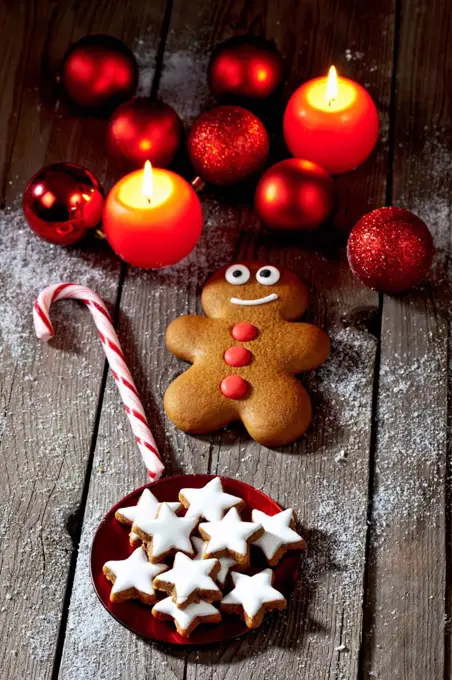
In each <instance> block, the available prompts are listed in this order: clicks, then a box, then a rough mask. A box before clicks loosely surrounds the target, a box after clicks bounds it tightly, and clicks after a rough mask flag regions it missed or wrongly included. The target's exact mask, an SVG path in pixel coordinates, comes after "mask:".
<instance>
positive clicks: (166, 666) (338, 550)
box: [61, 1, 393, 680]
mask: <svg viewBox="0 0 452 680" xmlns="http://www.w3.org/2000/svg"><path fill="white" fill-rule="evenodd" d="M250 26H253V27H254V29H257V30H259V31H261V32H264V33H265V32H266V33H267V35H268V36H269V37H272V36H274V37H275V38H276V39H277V40H278V42H279V44H280V46H281V48H282V49H283V51H284V53H285V54H286V56H287V58H288V60H289V63H292V64H293V66H292V68H291V69H289V71H290V72H291V74H292V75H291V81H290V87H291V88H293V87H294V86H295V85H296V84H297V83H298V82H301V81H302V80H303V79H304V78H305V77H307V76H309V75H314V74H315V75H317V74H318V73H323V72H325V71H326V70H327V68H328V66H329V65H330V63H331V62H332V61H333V60H334V61H335V63H336V65H338V66H339V68H340V70H341V71H342V72H343V73H347V74H349V75H352V76H354V77H355V78H357V79H358V80H360V81H361V82H364V83H369V84H370V86H371V90H372V93H373V95H374V96H376V98H377V101H378V104H379V107H380V110H381V111H382V123H383V129H386V128H387V122H388V121H387V111H388V107H389V93H390V75H391V64H392V41H393V4H392V2H385V3H377V2H372V3H371V4H370V6H368V7H367V8H366V14H365V15H364V16H363V14H362V6H361V5H360V4H359V3H354V4H352V5H351V6H350V7H348V8H347V11H345V10H343V9H342V8H341V3H335V2H330V3H328V4H327V6H325V4H324V3H315V2H310V3H303V4H302V5H300V4H299V3H277V2H269V3H262V2H253V3H241V2H236V3H232V4H231V5H229V6H227V7H225V6H223V5H222V6H220V5H218V3H214V2H210V3H209V2H194V3H183V2H179V1H176V2H175V3H174V8H173V15H172V19H171V24H170V32H169V36H168V42H167V46H166V52H165V58H164V69H163V73H162V80H161V83H160V92H159V94H160V96H161V97H162V98H164V99H165V100H166V101H168V102H169V103H171V104H173V105H174V106H175V108H176V109H177V110H178V112H179V114H180V115H181V116H182V117H183V119H184V120H185V121H187V122H191V120H192V119H193V118H194V117H195V116H196V115H197V114H198V113H199V112H200V111H201V110H202V109H203V108H204V106H205V105H206V104H207V103H208V102H209V93H208V90H207V86H206V81H205V73H206V67H207V63H208V55H209V53H210V50H211V48H212V46H213V45H214V44H216V43H217V42H219V41H220V40H222V39H224V38H225V37H227V36H228V35H231V34H233V33H242V32H244V31H246V30H247V29H248V27H250ZM375 26H378V30H376V29H375ZM357 36H359V40H360V42H359V43H356V42H355V41H356V40H357ZM346 49H350V50H351V51H350V60H347V59H348V55H349V53H348V52H347V53H346V52H345V50H346ZM361 52H362V53H363V54H362V55H361ZM377 64H378V68H375V66H376V65H377ZM210 101H211V100H210ZM386 163H387V158H386V150H385V144H384V141H383V143H382V144H380V146H379V149H378V152H377V153H376V154H375V155H374V156H373V158H372V159H371V160H370V161H369V162H368V163H367V164H366V165H365V166H364V167H363V168H361V169H360V170H358V171H357V172H356V173H354V174H353V175H349V176H346V177H344V178H341V179H340V180H339V185H340V191H341V195H342V196H343V197H347V201H348V203H347V204H346V207H345V208H344V209H343V210H342V211H341V213H340V219H339V222H340V224H342V225H345V224H346V223H348V225H350V224H352V223H353V221H354V220H355V219H356V218H357V217H358V216H359V215H360V214H361V213H362V212H365V211H366V210H368V209H370V208H371V207H376V206H378V205H379V204H381V203H383V202H384V194H385V174H386ZM350 187H353V199H351V198H350V195H349V194H350V191H351V189H350ZM217 195H218V194H217ZM250 198H251V197H250V196H246V197H241V196H239V198H238V199H236V202H235V203H234V204H231V203H229V204H227V203H226V202H224V201H221V200H218V199H216V196H215V192H213V191H209V192H207V193H206V194H205V195H204V198H203V205H204V209H205V211H206V218H207V219H206V229H205V232H204V236H203V239H202V241H201V243H200V245H199V247H198V248H197V250H196V252H195V253H194V254H193V255H192V256H190V257H189V258H188V260H186V261H185V262H183V263H181V264H180V265H179V266H177V267H174V268H172V269H170V270H166V271H163V272H152V273H148V274H144V273H143V272H135V271H131V272H129V274H128V276H127V278H126V281H125V284H124V289H123V296H122V300H121V310H122V311H121V318H120V335H121V337H122V338H123V339H124V345H125V353H126V356H127V357H128V359H129V361H130V363H131V366H132V370H133V372H134V375H135V377H136V380H137V384H138V386H139V389H140V390H141V392H142V393H143V395H144V401H145V404H146V407H147V410H148V413H149V414H150V420H151V422H152V425H153V427H154V429H155V431H156V434H157V437H158V440H159V443H160V445H161V447H162V449H163V450H164V456H165V460H166V462H167V465H168V471H169V473H171V472H179V471H185V472H190V471H199V472H202V471H206V470H208V469H211V470H212V471H218V472H221V473H222V474H228V475H231V476H237V477H240V478H241V479H244V480H245V481H249V482H251V483H254V484H256V485H257V486H260V487H262V488H263V489H264V490H265V491H267V492H268V493H270V494H271V495H273V496H274V497H275V498H278V499H279V500H280V502H281V503H284V504H288V505H293V506H294V507H295V508H296V509H297V510H298V512H299V515H300V518H301V520H302V522H303V525H304V527H305V530H306V532H307V535H308V538H309V540H310V544H311V551H310V554H309V557H308V559H307V560H306V562H305V572H306V573H307V578H306V579H305V581H304V586H300V587H299V588H298V589H297V592H296V593H295V594H294V597H293V598H292V601H291V606H290V610H289V614H288V616H286V617H280V618H275V619H273V620H272V622H271V623H270V624H266V625H265V626H264V628H263V630H262V632H259V633H257V634H254V635H251V636H248V637H247V638H246V639H245V640H244V641H243V642H235V643H232V644H227V645H224V646H222V647H220V648H219V649H216V650H209V651H206V652H199V653H198V652H197V653H193V654H189V655H188V657H187V662H188V665H187V666H186V667H184V666H185V664H184V660H185V657H186V654H185V653H184V652H178V651H176V652H174V650H169V649H167V648H165V649H163V650H162V649H160V648H157V647H152V648H150V647H149V646H148V645H146V644H144V643H143V642H141V641H139V640H137V639H136V638H134V637H133V636H132V635H129V634H128V633H127V632H125V631H123V630H121V629H120V628H119V627H118V626H117V625H116V624H115V623H114V622H112V621H111V620H109V618H108V617H107V615H105V614H104V613H103V612H102V610H101V609H100V607H99V606H97V605H96V604H95V602H94V597H93V596H92V595H89V594H88V592H87V584H86V578H87V576H86V573H87V545H88V543H89V540H90V535H91V532H92V530H93V529H94V527H95V525H96V522H97V521H98V520H99V519H100V516H101V515H102V513H103V512H105V511H106V510H107V509H108V507H109V506H110V505H111V504H112V503H113V502H114V501H115V500H117V499H118V498H119V497H121V495H123V494H124V493H126V492H127V491H129V490H130V489H131V488H133V487H135V486H137V485H138V484H140V483H142V482H143V481H145V473H144V470H143V469H142V467H141V462H140V460H139V457H138V455H137V453H136V451H135V450H134V445H133V443H132V441H131V438H130V435H129V433H128V430H127V429H126V430H125V432H124V428H127V425H126V423H125V418H124V417H123V415H122V412H121V406H120V402H119V398H118V397H117V394H116V391H115V390H114V388H113V385H112V382H111V381H110V380H109V382H108V388H107V391H106V394H105V401H104V408H103V412H102V417H101V421H100V427H99V437H98V441H97V449H96V458H95V465H94V467H93V474H92V476H91V481H90V489H89V495H88V503H87V512H86V526H85V530H84V548H83V550H82V551H81V559H80V560H79V564H78V567H77V574H76V582H75V587H74V592H73V600H72V604H71V612H70V616H69V626H68V636H67V639H66V646H65V653H64V657H63V664H62V669H61V677H62V678H64V679H65V680H70V679H72V678H74V679H75V678H77V677H78V675H77V672H78V669H79V666H78V663H79V662H80V661H79V660H80V656H81V650H82V648H85V647H86V642H87V636H84V635H83V629H84V627H85V625H86V624H85V617H84V613H85V612H86V611H87V609H89V610H90V611H92V612H93V615H92V616H93V624H92V628H90V634H89V635H90V637H89V640H88V659H89V660H88V663H89V664H90V666H89V672H88V673H87V674H86V677H89V678H91V677H97V673H98V672H103V673H104V675H103V676H101V677H105V678H107V677H108V678H109V677H110V675H111V674H112V673H113V675H114V677H115V678H119V677H121V678H126V677H129V675H130V673H131V670H132V669H133V673H134V676H135V677H136V678H144V677H154V675H158V674H159V675H161V674H163V673H165V674H166V675H165V677H177V678H182V677H187V678H193V677H194V676H195V675H196V677H197V678H198V677H199V678H203V677H211V676H212V675H213V674H215V676H216V677H222V678H224V677H227V676H228V675H229V674H230V673H234V674H237V673H238V674H240V675H241V676H242V677H256V678H257V677H258V678H269V677H271V676H274V675H280V676H281V675H282V676H283V677H289V675H291V674H293V673H294V672H295V673H296V674H297V676H299V677H306V678H308V677H309V678H311V677H321V678H338V677H344V678H353V677H355V676H356V673H357V659H358V650H359V644H360V634H361V605H362V600H361V592H362V587H361V584H362V575H363V568H364V552H365V551H364V543H365V534H366V510H367V480H368V477H367V473H368V450H369V436H370V409H371V396H372V375H373V363H374V356H375V344H376V343H375V339H374V337H373V336H372V328H371V324H372V315H373V312H374V311H375V309H376V306H377V296H376V295H375V294H373V293H372V292H370V291H368V290H366V289H364V288H363V287H361V286H359V285H358V284H357V283H356V282H355V281H354V279H353V278H352V276H351V274H350V273H349V271H348V269H347V266H346V264H345V260H344V256H343V253H341V254H338V253H332V254H325V253H316V252H314V251H311V250H309V249H307V248H303V247H302V246H301V245H300V243H299V242H297V241H296V240H295V239H292V240H291V241H290V243H286V244H283V243H281V241H279V239H278V240H277V239H274V238H271V237H268V236H265V235H263V234H261V233H260V231H259V230H258V227H257V223H256V220H255V218H254V217H253V215H252V211H251V209H250V205H251V201H250ZM278 241H279V242H278ZM237 255H240V256H242V257H243V256H245V255H247V256H256V255H257V256H260V257H263V258H269V259H271V261H272V262H275V263H276V264H277V263H282V264H287V265H288V266H291V267H293V268H294V269H296V270H297V271H299V272H300V274H301V275H302V276H303V278H305V279H306V281H307V283H308V285H309V286H310V287H311V288H312V290H313V295H312V305H311V308H310V312H309V319H311V320H314V321H316V322H318V323H320V324H321V325H322V326H324V327H326V328H327V329H328V331H329V332H330V334H331V335H332V338H333V343H334V355H333V359H332V361H331V362H330V363H329V364H328V365H327V366H326V367H325V368H324V369H323V370H322V371H321V372H319V373H317V374H316V375H314V376H313V377H312V379H310V380H309V382H310V385H311V390H312V391H313V392H314V399H315V405H316V418H315V423H314V426H313V428H312V429H311V431H310V433H309V434H308V436H307V437H306V438H305V439H304V440H303V441H302V442H300V443H298V444H296V445H294V446H292V447H287V448H286V449H285V451H284V452H283V453H276V452H271V451H268V450H266V449H264V448H262V447H259V446H257V445H256V444H254V443H252V442H249V441H247V440H246V439H245V438H244V437H243V436H242V435H240V434H239V435H238V434H237V432H238V431H237V430H234V429H233V430H231V431H228V432H225V433H222V434H219V435H214V436H212V437H204V438H195V437H187V436H185V435H183V434H182V433H180V432H178V431H176V430H175V428H174V427H172V425H171V424H170V423H168V421H167V420H165V419H164V417H163V416H162V411H161V398H162V395H163V392H164V389H165V388H166V386H167V385H168V384H169V382H170V381H171V380H172V379H173V377H174V375H175V374H176V373H177V372H179V371H180V368H181V367H180V364H179V362H177V360H175V359H174V357H171V356H170V355H169V354H168V353H167V352H166V351H165V349H164V346H163V336H164V332H165V328H166V326H167V323H168V322H169V321H170V320H171V319H172V318H175V317H176V316H178V315H180V314H182V313H187V312H189V313H194V312H196V311H199V309H200V305H199V293H200V290H201V288H202V285H203V283H204V281H205V279H206V278H207V276H208V274H209V273H211V272H212V271H214V270H215V269H216V268H217V267H218V266H220V265H221V264H223V263H226V262H229V261H233V258H234V257H236V256H237ZM112 442H114V444H113V445H112ZM342 451H344V455H345V458H346V461H345V462H340V460H339V458H340V457H341V456H342V453H341V452H342ZM289 454H293V455H289ZM336 459H338V460H336ZM209 461H210V465H209ZM98 466H99V467H101V468H102V469H104V472H103V473H102V474H100V473H98V472H97V467H98ZM335 563H336V566H335ZM94 607H96V609H94ZM92 608H93V609H92ZM314 612H315V613H314ZM113 635H114V636H115V639H116V640H117V647H114V648H113V647H112V646H111V645H107V640H110V639H111V638H112V636H113ZM342 643H345V644H346V646H347V648H348V651H346V652H345V653H341V654H340V653H339V652H338V651H335V648H336V647H338V646H339V645H341V644H342ZM209 664H212V665H211V666H209ZM109 673H110V675H109Z"/></svg>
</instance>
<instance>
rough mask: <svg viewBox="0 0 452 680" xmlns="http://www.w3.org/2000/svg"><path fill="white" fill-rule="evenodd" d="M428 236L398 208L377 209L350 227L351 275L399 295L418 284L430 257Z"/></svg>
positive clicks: (416, 220) (415, 219)
mask: <svg viewBox="0 0 452 680" xmlns="http://www.w3.org/2000/svg"><path fill="white" fill-rule="evenodd" d="M433 252H434V248H433V240H432V236H431V234H430V232H429V230H428V228H427V226H426V225H425V224H424V222H423V221H422V220H420V219H419V217H416V215H413V213H411V212H409V210H403V209H402V208H379V209H378V210H373V211H372V212H370V213H368V214H367V215H364V217H362V218H361V219H360V220H359V222H358V223H357V224H355V226H354V227H353V229H352V231H351V233H350V236H349V239H348V245H347V256H348V261H349V264H350V267H351V270H352V272H353V273H354V274H355V276H357V277H358V279H359V280H360V281H361V282H362V283H364V284H365V285H366V286H368V287H369V288H373V289H375V290H378V291H379V292H381V293H400V292H402V291H404V290H408V289H409V288H412V287H413V286H415V285H416V284H418V283H419V282H420V281H421V280H422V279H423V278H424V276H425V275H426V273H427V271H428V269H429V267H430V265H431V262H432V258H433Z"/></svg>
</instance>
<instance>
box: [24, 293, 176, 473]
mask: <svg viewBox="0 0 452 680" xmlns="http://www.w3.org/2000/svg"><path fill="white" fill-rule="evenodd" d="M65 298H71V299H73V300H81V301H82V302H84V303H85V304H86V305H87V307H88V309H89V311H90V312H91V314H92V316H93V319H94V322H95V324H96V327H97V331H98V333H99V337H100V339H101V341H102V346H103V348H104V352H105V354H106V356H107V360H108V363H109V364H110V368H111V371H112V373H113V376H114V379H115V381H116V385H117V386H118V389H119V393H120V394H121V398H122V401H123V402H124V408H125V410H126V413H127V416H128V418H129V421H130V425H131V426H132V431H133V433H134V435H135V438H136V441H137V444H138V447H139V449H140V451H141V455H142V457H143V461H144V464H145V466H146V468H147V471H148V474H149V477H150V478H151V479H153V480H156V479H158V478H159V477H160V476H161V475H162V473H163V472H164V470H165V468H164V465H163V463H162V461H161V459H160V456H159V452H158V450H157V445H156V443H155V440H154V437H153V436H152V433H151V430H150V429H149V425H148V422H147V419H146V415H145V413H144V410H143V405H142V403H141V399H140V397H139V394H138V391H137V388H136V387H135V383H134V382H133V378H132V376H131V374H130V371H129V369H128V368H127V365H126V362H125V360H124V355H123V353H122V349H121V345H120V344H119V340H118V336H117V335H116V331H115V329H114V328H113V323H112V320H111V317H110V314H109V312H108V310H107V308H106V306H105V304H104V302H103V300H102V299H101V298H100V297H99V296H98V295H97V294H96V293H95V292H94V291H92V290H91V289H90V288H86V287H85V286H79V285H78V284H76V283H57V284H54V285H53V286H48V287H47V288H44V290H42V291H41V292H40V293H39V295H38V298H37V300H36V301H35V304H34V308H33V322H34V325H35V331H36V335H37V336H38V338H39V339H40V340H42V341H43V342H47V341H48V340H50V338H52V337H53V326H52V324H51V322H50V316H49V310H50V307H51V305H52V302H54V301H55V300H63V299H65Z"/></svg>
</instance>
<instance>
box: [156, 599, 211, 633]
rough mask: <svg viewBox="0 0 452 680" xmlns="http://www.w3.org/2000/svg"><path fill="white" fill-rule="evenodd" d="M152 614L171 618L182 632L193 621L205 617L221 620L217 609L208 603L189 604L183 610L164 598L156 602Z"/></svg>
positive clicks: (202, 601)
mask: <svg viewBox="0 0 452 680" xmlns="http://www.w3.org/2000/svg"><path fill="white" fill-rule="evenodd" d="M154 612H158V613H160V614H166V615H167V616H171V618H172V619H174V621H175V622H176V623H177V624H178V627H179V628H180V629H181V630H182V631H187V630H188V629H189V628H190V626H191V625H192V624H193V621H194V620H195V619H198V618H199V619H203V618H205V617H206V616H209V617H210V616H215V617H216V619H217V621H219V620H220V618H221V615H220V612H219V611H218V609H216V608H215V607H214V606H213V605H212V604H210V602H205V601H204V600H201V601H200V602H193V604H189V605H188V607H186V608H185V609H179V607H177V606H176V604H175V603H174V602H173V600H172V598H171V597H166V598H165V599H164V600H160V602H157V604H155V605H154V607H153V608H152V613H153V614H154ZM154 616H155V614H154ZM200 623H202V621H200Z"/></svg>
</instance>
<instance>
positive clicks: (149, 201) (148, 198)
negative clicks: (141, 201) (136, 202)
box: [146, 196, 151, 205]
mask: <svg viewBox="0 0 452 680" xmlns="http://www.w3.org/2000/svg"><path fill="white" fill-rule="evenodd" d="M146 198H147V200H148V205H151V199H150V197H149V196H146Z"/></svg>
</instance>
